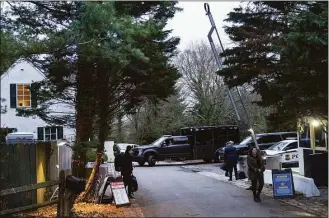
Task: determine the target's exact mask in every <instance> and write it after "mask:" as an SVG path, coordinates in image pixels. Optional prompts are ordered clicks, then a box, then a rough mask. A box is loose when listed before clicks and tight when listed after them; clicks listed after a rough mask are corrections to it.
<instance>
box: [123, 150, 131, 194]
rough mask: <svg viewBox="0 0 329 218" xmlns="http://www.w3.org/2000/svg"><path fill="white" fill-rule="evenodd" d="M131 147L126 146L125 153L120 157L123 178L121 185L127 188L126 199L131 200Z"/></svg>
mask: <svg viewBox="0 0 329 218" xmlns="http://www.w3.org/2000/svg"><path fill="white" fill-rule="evenodd" d="M131 149H132V147H131V146H130V145H128V146H127V148H126V151H125V153H124V155H123V157H122V165H121V166H122V167H121V176H122V177H123V183H124V184H125V187H127V186H128V197H129V198H133V196H132V194H133V191H132V185H133V184H132V173H133V158H132V156H131V154H130V152H131Z"/></svg>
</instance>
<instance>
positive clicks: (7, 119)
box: [0, 60, 75, 141]
mask: <svg viewBox="0 0 329 218" xmlns="http://www.w3.org/2000/svg"><path fill="white" fill-rule="evenodd" d="M44 78H45V75H44V74H43V73H42V72H41V71H39V70H38V69H37V68H36V67H35V66H33V64H31V63H30V62H28V61H26V60H18V61H16V62H15V63H14V64H13V65H12V66H11V67H10V68H9V69H8V70H7V72H5V73H3V75H2V76H1V87H0V88H1V93H0V94H1V95H0V96H1V98H2V99H5V101H4V102H1V108H5V107H6V109H7V111H6V113H1V119H0V128H15V129H16V130H17V131H18V132H33V133H34V134H35V137H36V138H37V139H38V140H42V141H48V140H58V139H67V140H73V139H74V137H75V130H74V129H70V128H65V127H63V126H49V125H48V124H47V123H45V122H44V121H43V120H41V119H40V118H39V117H37V116H33V117H20V116H16V108H19V107H37V101H36V98H35V93H34V91H33V88H31V89H30V87H33V82H38V81H41V80H43V79H44ZM56 109H57V110H60V108H58V106H57V108H56ZM63 111H65V108H63Z"/></svg>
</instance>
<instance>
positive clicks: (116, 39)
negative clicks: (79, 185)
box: [3, 2, 179, 199]
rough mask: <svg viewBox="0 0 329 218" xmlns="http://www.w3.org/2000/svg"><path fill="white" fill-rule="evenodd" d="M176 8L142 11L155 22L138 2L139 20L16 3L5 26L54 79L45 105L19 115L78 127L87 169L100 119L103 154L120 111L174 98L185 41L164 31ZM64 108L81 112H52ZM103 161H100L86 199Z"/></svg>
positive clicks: (98, 6)
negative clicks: (177, 59)
mask: <svg viewBox="0 0 329 218" xmlns="http://www.w3.org/2000/svg"><path fill="white" fill-rule="evenodd" d="M175 4H176V3H169V4H168V3H161V2H159V3H153V6H152V7H149V9H148V10H146V9H145V8H143V7H144V6H140V7H141V12H140V16H143V15H145V14H149V19H142V18H141V17H138V14H136V10H137V8H138V7H139V6H138V5H140V4H139V3H137V5H136V7H135V6H134V5H133V3H131V5H133V6H134V10H133V11H134V14H133V15H131V14H129V13H130V12H129V11H130V9H129V10H128V9H127V8H126V7H124V8H123V9H122V11H121V12H120V11H118V10H117V9H116V4H115V2H32V3H24V4H22V3H15V4H11V11H9V13H10V14H11V15H16V16H18V18H13V19H11V18H10V17H9V16H7V17H6V18H5V19H3V23H4V24H5V25H4V27H6V28H7V29H14V30H15V31H16V32H19V33H20V34H22V35H23V36H24V38H25V40H26V41H25V43H26V44H27V45H28V46H27V47H28V49H27V50H26V57H28V58H29V59H31V60H32V61H33V62H34V63H35V64H36V65H38V66H39V67H40V68H41V69H42V70H43V71H44V72H45V74H46V75H47V78H46V80H45V81H42V82H41V83H39V93H38V100H39V107H38V108H37V109H25V110H19V115H21V116H31V115H38V116H39V117H41V118H42V119H43V120H45V121H46V122H48V123H49V124H60V125H69V126H71V127H75V128H76V130H77V131H76V132H77V135H76V141H77V145H79V146H76V148H77V150H76V152H75V154H76V156H79V158H80V160H81V161H82V165H81V168H84V163H83V162H85V160H86V157H85V154H86V150H85V147H87V146H84V144H83V143H86V142H87V141H88V139H89V138H92V133H93V131H92V128H93V119H94V118H95V119H96V126H97V129H98V131H97V132H98V137H97V138H98V146H97V151H98V152H99V153H101V152H103V150H104V141H105V140H106V138H107V136H108V134H109V131H110V128H111V127H110V123H111V122H112V120H113V118H114V117H115V115H116V113H117V112H118V111H120V110H125V111H127V112H129V111H131V110H133V109H134V107H135V106H136V105H138V104H139V103H140V102H141V101H142V99H143V98H144V97H150V96H152V99H164V98H166V97H167V96H168V95H170V94H171V93H172V92H173V90H174V89H173V85H174V84H175V80H176V79H177V78H178V77H179V74H178V73H177V70H176V69H175V68H174V67H173V66H172V65H170V64H169V59H170V58H171V57H172V56H173V55H175V53H176V46H177V44H178V43H179V39H178V38H169V33H170V31H164V30H163V28H164V26H165V25H166V22H167V20H168V19H169V18H171V17H172V16H173V14H174V12H175V11H176V10H178V9H177V8H176V7H175ZM128 5H129V4H128ZM150 5H152V4H150ZM40 35H43V38H40V37H37V36H40ZM41 54H42V55H43V57H40V55H41ZM55 100H56V101H55ZM58 103H60V104H62V105H63V104H64V105H67V106H70V107H74V108H75V111H76V113H75V114H73V115H68V114H67V113H66V114H65V115H62V113H63V112H60V113H58V112H56V111H52V110H51V107H52V106H53V105H54V104H58ZM99 163H100V157H99V158H97V160H96V164H95V168H94V169H93V173H92V176H91V177H90V180H89V182H88V185H87V192H86V193H89V190H90V187H91V185H90V184H92V183H93V179H94V176H93V175H94V174H95V172H96V171H97V169H98V165H99ZM80 176H83V175H82V174H80ZM83 198H84V196H83V197H82V199H83Z"/></svg>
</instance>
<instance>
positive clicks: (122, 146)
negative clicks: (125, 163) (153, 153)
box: [113, 143, 137, 156]
mask: <svg viewBox="0 0 329 218" xmlns="http://www.w3.org/2000/svg"><path fill="white" fill-rule="evenodd" d="M128 145H130V146H131V147H132V148H135V147H137V145H136V144H129V143H115V144H114V145H113V152H114V156H117V155H118V154H121V153H125V151H126V148H127V147H128Z"/></svg>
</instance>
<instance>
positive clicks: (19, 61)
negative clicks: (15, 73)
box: [1, 58, 46, 79]
mask: <svg viewBox="0 0 329 218" xmlns="http://www.w3.org/2000/svg"><path fill="white" fill-rule="evenodd" d="M22 62H26V63H28V64H29V65H31V66H32V67H33V68H34V69H36V71H37V72H38V73H39V74H40V75H41V76H42V77H44V78H45V77H46V76H45V74H44V73H42V72H41V71H40V70H39V69H38V68H37V67H36V66H35V65H34V64H33V63H32V62H30V61H28V60H26V59H24V58H20V59H18V60H17V61H15V62H14V63H13V64H12V65H11V66H10V67H9V68H8V70H7V71H6V72H4V73H3V74H2V75H1V79H2V78H3V77H4V76H5V75H6V74H7V73H9V72H10V71H11V70H12V69H13V68H14V67H15V66H16V65H17V64H20V63H22Z"/></svg>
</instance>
